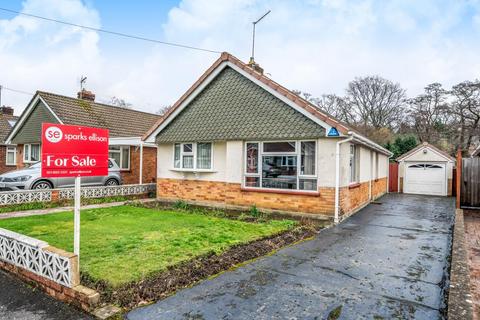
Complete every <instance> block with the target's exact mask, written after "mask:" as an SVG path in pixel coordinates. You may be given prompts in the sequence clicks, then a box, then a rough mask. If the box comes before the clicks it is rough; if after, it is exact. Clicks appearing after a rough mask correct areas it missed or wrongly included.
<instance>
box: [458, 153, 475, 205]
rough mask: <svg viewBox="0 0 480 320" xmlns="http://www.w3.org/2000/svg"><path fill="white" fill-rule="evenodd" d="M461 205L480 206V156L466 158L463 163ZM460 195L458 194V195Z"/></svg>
mask: <svg viewBox="0 0 480 320" xmlns="http://www.w3.org/2000/svg"><path fill="white" fill-rule="evenodd" d="M459 165H461V166H462V168H461V170H460V172H461V175H462V176H461V178H460V193H461V194H460V205H461V207H462V208H475V209H479V208H480V158H478V157H477V158H464V159H462V162H461V163H457V166H459ZM457 196H458V195H457Z"/></svg>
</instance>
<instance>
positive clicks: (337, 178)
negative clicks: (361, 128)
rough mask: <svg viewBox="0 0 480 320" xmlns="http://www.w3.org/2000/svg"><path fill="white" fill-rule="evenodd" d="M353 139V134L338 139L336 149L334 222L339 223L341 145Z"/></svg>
mask: <svg viewBox="0 0 480 320" xmlns="http://www.w3.org/2000/svg"><path fill="white" fill-rule="evenodd" d="M352 140H353V136H350V137H348V138H347V139H344V140H340V141H337V146H336V150H335V218H334V223H335V224H337V223H339V222H340V219H339V213H340V145H341V144H342V143H345V142H350V141H352Z"/></svg>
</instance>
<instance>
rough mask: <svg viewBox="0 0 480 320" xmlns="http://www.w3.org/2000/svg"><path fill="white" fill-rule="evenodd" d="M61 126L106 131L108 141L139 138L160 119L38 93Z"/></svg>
mask: <svg viewBox="0 0 480 320" xmlns="http://www.w3.org/2000/svg"><path fill="white" fill-rule="evenodd" d="M37 94H38V95H40V97H41V98H42V99H43V100H44V101H45V102H46V103H47V104H48V106H49V107H50V108H51V109H52V110H53V112H54V113H55V114H56V115H57V116H58V117H59V118H60V119H61V120H62V122H63V123H64V124H75V125H82V126H90V127H99V128H106V129H109V131H110V136H111V137H139V136H142V135H144V134H145V132H147V130H148V129H149V128H150V127H151V126H152V125H153V124H154V123H155V122H156V121H158V119H159V118H160V116H159V115H156V114H152V113H147V112H142V111H137V110H133V109H127V108H121V107H116V106H111V105H107V104H102V103H97V102H91V101H87V100H82V99H76V98H71V97H66V96H62V95H58V94H54V93H49V92H43V91H37Z"/></svg>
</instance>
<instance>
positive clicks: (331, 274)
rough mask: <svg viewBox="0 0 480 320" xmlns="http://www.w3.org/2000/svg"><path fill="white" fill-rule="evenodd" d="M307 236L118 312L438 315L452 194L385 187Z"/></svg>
mask: <svg viewBox="0 0 480 320" xmlns="http://www.w3.org/2000/svg"><path fill="white" fill-rule="evenodd" d="M379 202H381V204H371V205H369V206H368V207H366V208H365V209H363V210H362V211H361V212H359V213H358V214H356V215H354V216H353V217H351V218H350V219H348V220H346V221H344V222H343V223H342V224H340V225H338V226H336V227H334V228H330V229H326V230H323V231H322V232H321V233H320V234H319V235H318V236H317V237H316V238H315V239H314V240H311V241H307V242H303V243H300V244H298V245H295V246H292V247H288V248H285V249H282V250H280V251H278V252H277V253H275V254H274V255H271V256H268V257H264V258H261V259H258V260H256V261H255V262H252V263H250V264H247V265H245V266H243V267H240V268H238V269H236V270H234V271H230V272H226V273H223V274H221V275H220V276H218V277H216V278H214V279H211V280H207V281H204V282H202V283H200V284H199V285H197V286H194V287H192V288H189V289H185V290H182V291H180V292H178V293H177V294H176V295H174V296H171V297H169V298H167V299H164V300H162V301H160V302H158V303H156V304H153V305H150V306H146V307H142V308H139V309H135V310H133V311H131V312H130V313H129V314H127V318H128V319H130V320H136V319H142V320H143V319H172V320H173V319H325V318H327V317H328V315H329V314H331V313H332V312H333V313H335V312H334V311H336V312H337V313H339V314H340V317H339V319H391V318H399V319H438V318H441V309H442V307H443V291H442V286H443V285H442V280H443V277H444V270H445V267H446V261H447V256H448V255H449V246H450V238H451V225H452V222H453V219H452V218H453V214H454V202H453V199H452V198H440V197H426V196H414V195H401V194H399V195H397V194H392V195H387V196H385V197H383V198H382V199H380V200H379Z"/></svg>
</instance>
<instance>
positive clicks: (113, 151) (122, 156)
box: [108, 146, 130, 170]
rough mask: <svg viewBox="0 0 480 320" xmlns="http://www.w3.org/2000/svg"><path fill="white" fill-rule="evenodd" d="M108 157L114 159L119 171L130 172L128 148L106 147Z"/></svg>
mask: <svg viewBox="0 0 480 320" xmlns="http://www.w3.org/2000/svg"><path fill="white" fill-rule="evenodd" d="M108 157H109V158H112V159H114V160H115V162H116V163H117V165H118V166H119V167H120V169H121V170H130V146H108Z"/></svg>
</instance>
